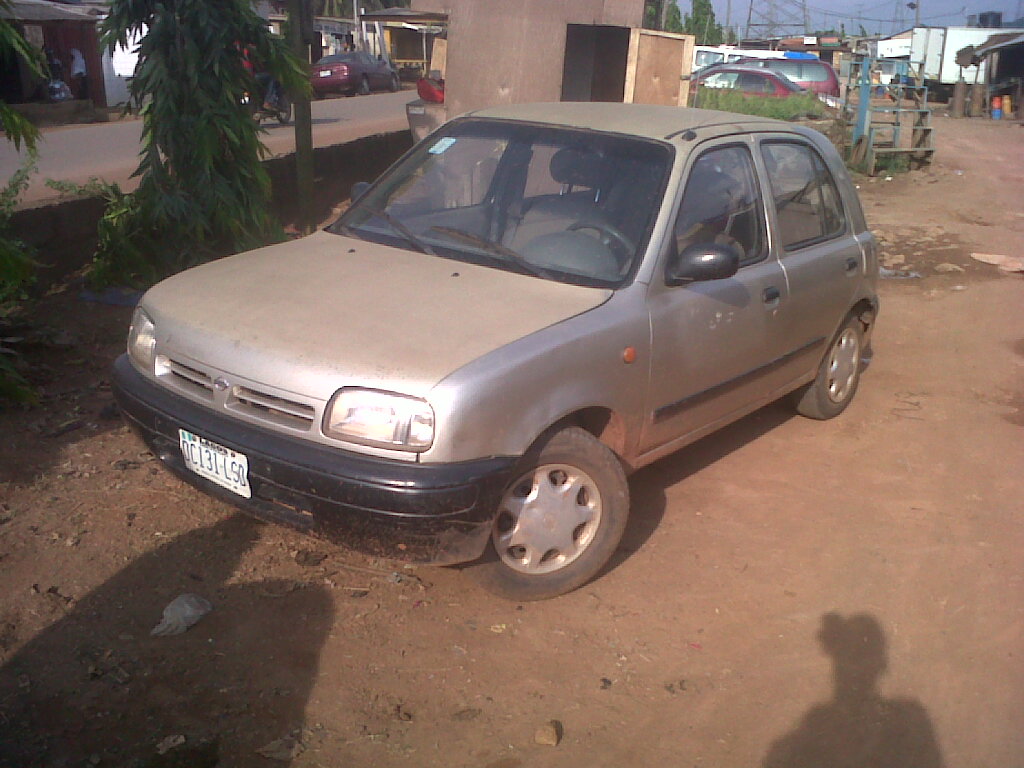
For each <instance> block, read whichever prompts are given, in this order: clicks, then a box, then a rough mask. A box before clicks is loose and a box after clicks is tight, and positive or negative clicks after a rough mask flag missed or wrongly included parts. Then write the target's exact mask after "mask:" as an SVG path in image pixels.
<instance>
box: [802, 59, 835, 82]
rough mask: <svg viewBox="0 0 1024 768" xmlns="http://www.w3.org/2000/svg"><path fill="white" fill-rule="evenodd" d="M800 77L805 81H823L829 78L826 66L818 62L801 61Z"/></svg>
mask: <svg viewBox="0 0 1024 768" xmlns="http://www.w3.org/2000/svg"><path fill="white" fill-rule="evenodd" d="M800 79H801V80H803V81H804V82H806V83H824V82H826V81H827V80H828V79H829V76H828V68H827V67H826V66H825V65H824V64H822V63H820V62H812V61H805V62H802V63H801V66H800Z"/></svg>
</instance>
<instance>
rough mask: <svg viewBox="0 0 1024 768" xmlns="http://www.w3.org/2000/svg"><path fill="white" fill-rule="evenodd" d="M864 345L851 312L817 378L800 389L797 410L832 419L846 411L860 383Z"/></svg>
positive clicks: (830, 348)
mask: <svg viewBox="0 0 1024 768" xmlns="http://www.w3.org/2000/svg"><path fill="white" fill-rule="evenodd" d="M863 345H864V331H863V329H862V328H861V324H860V320H859V319H858V318H857V317H856V316H854V315H851V316H850V317H848V318H846V322H845V323H843V327H842V328H840V329H839V332H838V333H837V334H836V335H835V337H834V338H833V339H832V343H831V344H830V345H829V348H828V352H827V353H826V354H825V357H824V359H823V360H822V361H821V366H820V367H819V368H818V375H817V376H816V377H815V379H814V381H813V382H811V383H810V384H809V385H807V386H806V387H805V388H803V389H802V390H798V391H797V394H796V410H797V413H799V414H800V415H801V416H807V417H808V418H811V419H831V418H833V417H834V416H838V415H839V414H840V413H842V412H843V411H844V410H846V406H848V405H849V404H850V401H851V400H853V396H854V394H856V392H857V385H858V384H859V383H860V369H861V361H862V358H863Z"/></svg>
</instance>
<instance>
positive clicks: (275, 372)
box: [142, 232, 611, 399]
mask: <svg viewBox="0 0 1024 768" xmlns="http://www.w3.org/2000/svg"><path fill="white" fill-rule="evenodd" d="M610 293H611V292H610V291H609V290H607V289H600V288H588V287H582V286H575V285H565V284H561V283H556V282H552V281H550V280H543V279H540V278H536V277H532V276H530V275H521V274H517V273H513V272H505V271H503V270H499V269H493V268H488V267H483V266H478V265H474V264H467V263H464V262H459V261H453V260H450V259H445V258H440V257H435V256H430V255H427V254H423V253H419V252H413V251H407V250H402V249H399V248H392V247H389V246H384V245H379V244H375V243H368V242H365V241H362V240H356V239H352V238H348V237H343V236H340V235H334V234H329V233H326V232H319V233H317V234H314V235H311V236H309V237H306V238H302V239H299V240H294V241H291V242H289V243H284V244H281V245H274V246H270V247H266V248H261V249H258V250H255V251H250V252H248V253H243V254H239V255H237V256H231V257H228V258H224V259H220V260H217V261H214V262H211V263H209V264H204V265H202V266H199V267H195V268H193V269H190V270H187V271H185V272H182V273H180V274H178V275H175V276H174V277H171V278H168V279H167V280H165V281H163V282H161V283H159V284H158V285H156V286H154V287H153V288H151V289H150V290H149V292H148V293H147V294H146V295H145V297H144V298H143V302H142V304H143V307H144V308H145V310H146V311H147V313H148V314H149V315H150V317H151V318H152V320H153V321H154V323H155V324H156V329H157V340H158V351H159V352H160V353H161V354H166V355H167V356H169V357H171V358H172V359H174V358H175V356H179V357H184V358H185V361H186V362H187V361H191V362H194V363H199V364H202V365H205V366H210V367H211V368H213V369H216V370H217V371H220V372H223V373H227V374H234V375H237V376H242V377H245V378H247V379H250V380H252V381H254V382H260V383H263V384H267V385H270V386H272V387H275V388H278V389H281V390H284V391H288V392H292V393H295V394H300V395H304V396H306V397H312V398H316V399H327V398H329V397H330V396H331V395H332V394H333V393H334V392H335V391H336V390H337V389H338V388H339V387H342V386H370V387H375V388H379V389H387V390H392V391H398V392H403V393H406V394H410V395H414V396H418V397H425V396H426V394H427V393H428V392H429V391H430V389H431V388H432V387H433V386H434V385H436V384H437V383H438V382H439V381H441V379H443V378H445V377H446V376H448V375H449V374H451V373H452V372H454V371H456V370H458V369H459V368H461V367H462V366H464V365H466V364H467V363H469V362H471V361H472V360H474V359H476V358H478V357H480V356H481V355H484V354H487V353H488V352H492V351H493V350H496V349H498V348H499V347H502V346H503V345H505V344H508V343H510V342H512V341H515V340H516V339H519V338H522V337H523V336H526V335H528V334H531V333H534V332H535V331H539V330H541V329H543V328H545V327H547V326H550V325H552V324H554V323H557V322H559V321H561V320H565V319H566V318H569V317H572V316H574V315H577V314H579V313H581V312H585V311H587V310H589V309H592V308H594V307H596V306H598V305H600V304H601V303H602V302H604V301H605V300H606V299H607V298H608V296H609V295H610Z"/></svg>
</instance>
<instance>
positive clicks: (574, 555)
mask: <svg viewBox="0 0 1024 768" xmlns="http://www.w3.org/2000/svg"><path fill="white" fill-rule="evenodd" d="M628 516H629V485H628V483H627V481H626V475H625V472H623V470H622V465H621V464H620V463H619V460H618V458H617V457H616V456H615V454H614V453H612V452H611V451H610V450H609V449H608V448H607V447H606V446H605V445H603V444H602V443H600V442H598V440H597V439H596V438H594V437H593V436H592V435H591V434H590V433H589V432H586V431H585V430H583V429H580V428H579V427H567V428H564V429H561V430H558V431H556V432H553V433H548V434H547V435H546V436H545V437H542V438H541V439H540V440H538V441H537V443H536V444H534V446H533V447H532V448H531V449H530V450H529V451H528V452H527V453H526V455H525V456H523V458H522V460H521V461H520V464H519V468H518V470H517V475H516V479H515V480H514V481H513V482H512V483H511V484H510V485H509V487H508V489H507V490H506V491H505V494H504V496H503V497H502V499H501V502H500V503H499V505H498V513H497V515H496V516H495V520H494V528H493V530H492V534H491V543H490V546H489V547H488V551H487V554H486V555H485V557H484V559H483V560H482V561H480V562H478V563H476V564H474V565H473V566H471V568H470V571H471V573H472V574H473V576H474V577H475V578H476V579H477V581H478V582H479V583H480V584H481V585H482V586H483V587H484V589H486V590H488V591H489V592H492V593H493V594H496V595H498V596H500V597H504V598H507V599H509V600H516V601H525V600H543V599H546V598H549V597H555V596H556V595H561V594H565V593H566V592H571V591H572V590H574V589H576V588H577V587H579V586H582V585H583V584H585V583H586V582H587V581H589V580H590V579H591V578H593V577H594V575H596V574H597V572H598V571H600V570H601V568H602V567H603V566H604V565H605V563H607V562H608V559H609V558H610V557H611V556H612V554H613V553H614V552H615V548H616V547H617V546H618V545H619V541H620V540H621V539H622V533H623V531H624V530H625V528H626V520H627V518H628Z"/></svg>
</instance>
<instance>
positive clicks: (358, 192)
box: [349, 181, 370, 203]
mask: <svg viewBox="0 0 1024 768" xmlns="http://www.w3.org/2000/svg"><path fill="white" fill-rule="evenodd" d="M369 188H370V182H368V181H357V182H356V183H355V184H353V185H352V193H351V194H350V195H349V197H350V198H351V199H352V202H353V203H354V202H355V201H356V200H358V199H359V198H360V197H362V196H363V195H365V194H366V190H368V189H369Z"/></svg>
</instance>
